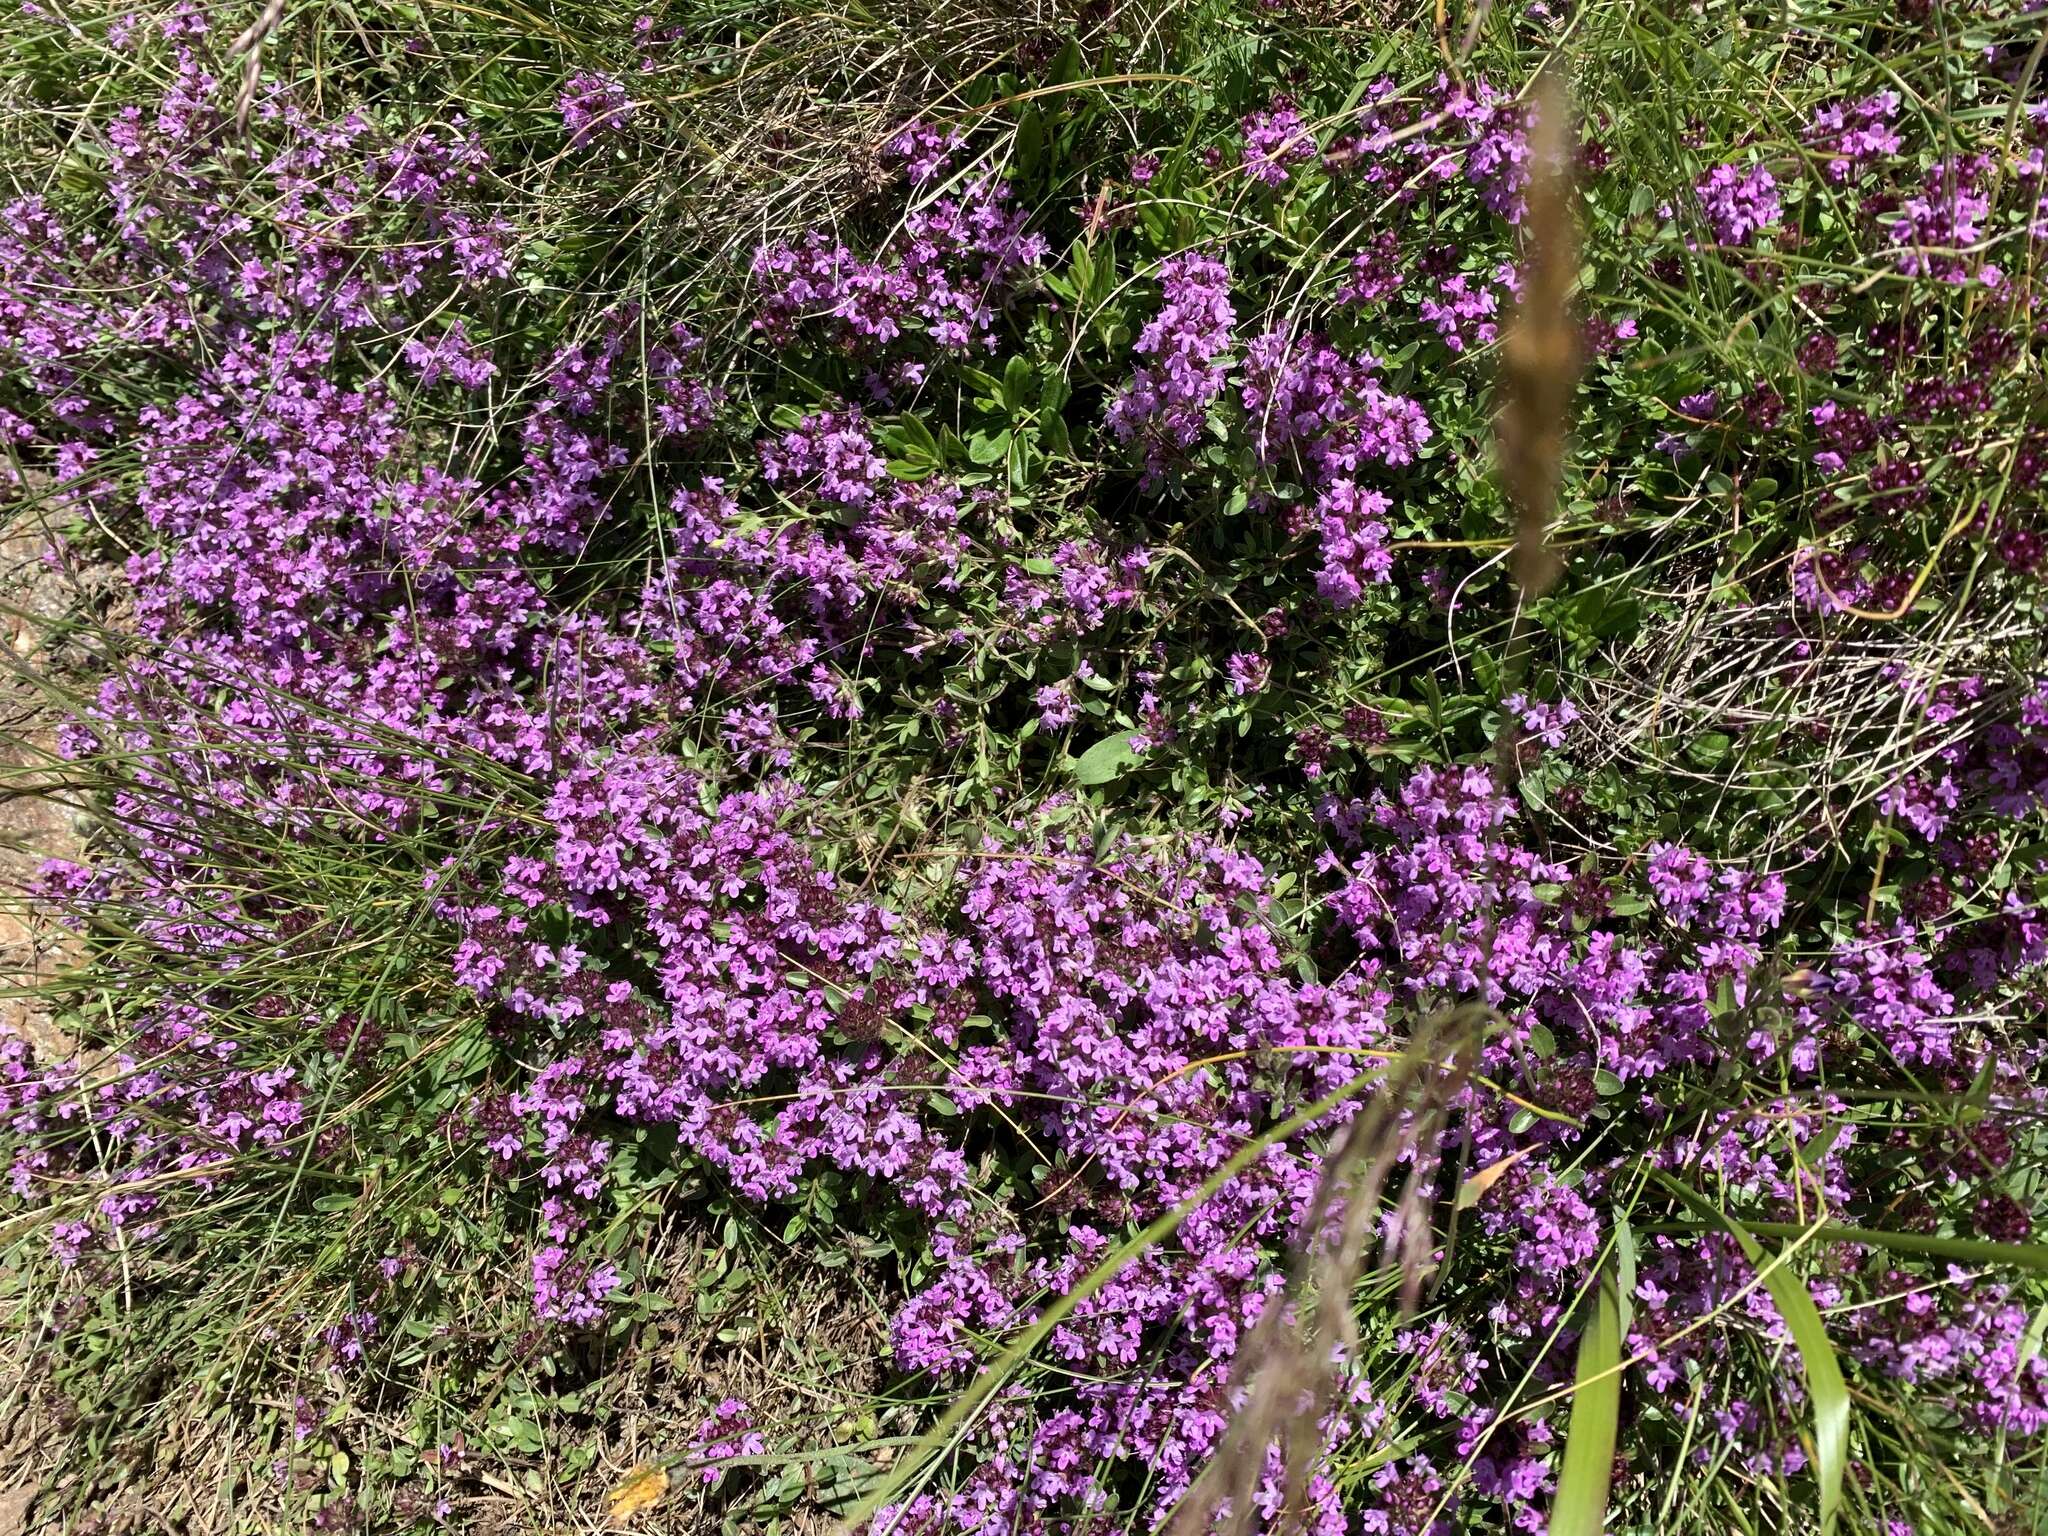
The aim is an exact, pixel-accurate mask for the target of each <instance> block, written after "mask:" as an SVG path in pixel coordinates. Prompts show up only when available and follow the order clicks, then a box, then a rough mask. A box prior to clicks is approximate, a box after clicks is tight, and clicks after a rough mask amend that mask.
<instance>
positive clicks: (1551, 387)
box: [1495, 61, 1580, 598]
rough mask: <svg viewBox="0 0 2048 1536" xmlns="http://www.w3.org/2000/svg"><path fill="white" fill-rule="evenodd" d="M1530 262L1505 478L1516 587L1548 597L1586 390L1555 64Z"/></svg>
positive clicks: (1508, 358)
mask: <svg viewBox="0 0 2048 1536" xmlns="http://www.w3.org/2000/svg"><path fill="white" fill-rule="evenodd" d="M1531 94H1532V99H1533V102H1534V106H1535V118H1534V121H1533V123H1532V124H1531V127H1530V142H1529V167H1530V179H1529V188H1528V194H1527V202H1528V212H1527V214H1526V216H1525V218H1524V221H1523V229H1524V230H1525V231H1526V232H1527V240H1528V245H1527V256H1526V258H1525V262H1524V268H1523V273H1522V296H1521V302H1520V303H1519V304H1517V305H1516V307H1515V314H1514V319H1513V320H1512V321H1511V322H1510V323H1509V325H1508V328H1507V334H1506V335H1505V336H1503V337H1502V339H1501V349H1500V393H1501V397H1502V398H1501V409H1500V416H1499V419H1498V422H1497V425H1496V428H1495V430H1496V431H1497V433H1498V435H1499V444H1500V471H1501V479H1502V480H1503V481H1504V482H1505V483H1506V486H1507V492H1508V498H1509V500H1510V501H1512V502H1513V503H1514V507H1515V560H1514V575H1515V584H1516V585H1517V586H1518V587H1520V588H1521V591H1522V595H1523V597H1524V598H1533V597H1540V596H1542V595H1543V593H1545V592H1547V591H1549V590H1550V588H1551V587H1552V586H1553V585H1554V584H1555V583H1556V581H1557V578H1558V576H1559V575H1560V574H1562V571H1563V566H1562V564H1561V563H1560V561H1559V560H1558V557H1557V552H1556V551H1555V550H1553V549H1552V548H1551V547H1550V540H1549V536H1548V532H1547V529H1548V524H1549V521H1550V514H1551V511H1552V509H1553V508H1554V507H1555V505H1556V503H1557V488H1558V481H1559V477H1560V476H1561V474H1562V472H1563V467H1564V443H1565V429H1566V427H1567V425H1568V424H1569V421H1570V413H1571V404H1572V393H1573V391H1574V390H1575V389H1577V387H1578V382H1579V361H1580V359H1579V331H1578V327H1577V326H1576V325H1575V324H1573V322H1572V315H1571V293H1572V286H1573V284H1574V283H1575V282H1576V281H1577V280H1578V270H1579V238H1578V228H1577V225H1576V224H1575V222H1574V215H1573V210H1572V132H1571V101H1570V97H1569V94H1568V93H1567V92H1566V90H1565V86H1564V81H1563V79H1562V78H1561V76H1560V75H1559V72H1558V66H1557V64H1556V63H1555V62H1554V61H1553V62H1552V63H1551V64H1549V65H1546V66H1545V68H1544V70H1543V72H1542V74H1540V75H1539V76H1537V79H1536V86H1535V89H1534V91H1533V92H1532V93H1531Z"/></svg>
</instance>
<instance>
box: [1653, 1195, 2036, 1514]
mask: <svg viewBox="0 0 2048 1536" xmlns="http://www.w3.org/2000/svg"><path fill="white" fill-rule="evenodd" d="M1657 1180H1658V1182H1659V1183H1661V1184H1663V1185H1664V1187H1665V1188H1667V1189H1669V1190H1670V1191H1671V1193H1672V1194H1673V1195H1675V1196H1676V1197H1677V1198H1678V1199H1679V1200H1680V1201H1681V1202H1683V1203H1684V1204H1685V1205H1686V1206H1688V1207H1689V1208H1691V1209H1692V1210H1694V1211H1697V1212H1698V1213H1699V1214H1700V1215H1702V1216H1704V1217H1706V1218H1708V1219H1709V1220H1711V1221H1713V1222H1714V1223H1716V1224H1717V1225H1719V1226H1720V1227H1722V1228H1723V1229H1725V1230H1726V1231H1728V1232H1729V1233H1731V1234H1733V1236H1734V1238H1735V1240H1736V1242H1738V1243H1740V1244H1741V1245H1742V1251H1743V1253H1744V1255H1745V1256H1746V1257H1747V1258H1748V1259H1749V1262H1750V1263H1751V1264H1753V1265H1755V1266H1756V1271H1757V1274H1758V1276H1759V1277H1760V1278H1761V1279H1762V1281H1763V1284H1764V1288H1765V1289H1766V1290H1768V1291H1769V1292H1770V1293H1771V1301H1772V1303H1773V1304H1774V1305H1775V1306H1776V1307H1777V1309H1778V1316H1779V1317H1781V1318H1782V1319H1784V1322H1785V1327H1786V1329H1787V1330H1788V1331H1789V1332H1790V1333H1791V1335H1792V1342H1793V1343H1794V1344H1796V1345H1797V1346H1798V1347H1799V1362H1800V1364H1801V1366H1802V1367H1803V1368H1804V1369H1805V1372H1806V1395H1807V1397H1808V1398H1809V1399H1810V1400H1811V1401H1812V1403H1813V1471H1814V1478H1815V1480H1816V1481H1817V1482H1818V1483H1819V1484H1820V1528H1821V1532H1822V1536H1827V1533H1829V1532H1831V1531H1833V1530H1834V1528H1835V1517H1836V1515H1837V1514H1838V1513H1839V1512H1840V1509H1841V1504H1842V1475H1843V1471H1844V1469H1845V1468H1846V1466H1847V1464H1848V1451H1849V1388H1848V1386H1847V1384H1846V1383H1844V1382H1843V1380H1842V1365H1841V1362H1840V1361H1839V1360H1837V1359H1836V1358H1835V1346H1834V1345H1833V1344H1832V1343H1830V1342H1829V1340H1828V1330H1827V1324H1826V1323H1824V1322H1823V1321H1822V1320H1821V1315H1820V1308H1819V1307H1817V1306H1815V1305H1814V1303H1813V1293H1812V1292H1810V1291H1808V1290H1807V1288H1806V1282H1805V1281H1804V1280H1802V1279H1801V1278H1800V1277H1799V1275H1798V1274H1797V1273H1796V1272H1795V1271H1794V1270H1793V1269H1792V1267H1791V1266H1790V1265H1789V1264H1788V1263H1786V1255H1787V1254H1788V1253H1789V1252H1790V1251H1791V1250H1790V1249H1786V1250H1783V1251H1781V1252H1780V1253H1778V1254H1777V1255H1776V1256H1775V1257H1768V1256H1766V1255H1765V1253H1764V1250H1763V1247H1762V1245H1761V1244H1759V1243H1758V1242H1757V1240H1756V1239H1755V1238H1754V1237H1753V1236H1751V1235H1750V1234H1751V1232H1753V1231H1757V1230H1761V1228H1759V1227H1753V1226H1749V1225H1746V1224H1744V1223H1742V1222H1739V1221H1736V1220H1734V1219H1733V1218H1731V1217H1728V1216H1725V1215H1723V1214H1722V1212H1721V1211H1720V1209H1719V1208H1718V1207H1717V1206H1715V1205H1714V1204H1713V1202H1712V1201H1710V1200H1708V1199H1706V1198H1705V1197H1704V1196H1702V1195H1701V1194H1700V1193H1699V1192H1698V1191H1697V1190H1693V1189H1689V1188H1687V1187H1686V1186H1685V1185H1684V1184H1681V1183H1680V1182H1679V1181H1678V1180H1676V1179H1674V1178H1671V1177H1669V1176H1668V1175H1665V1174H1662V1173H1659V1174H1658V1175H1657ZM1769 1225H1770V1226H1772V1227H1776V1228H1779V1229H1781V1230H1783V1231H1785V1232H1786V1233H1787V1234H1788V1235H1796V1236H1797V1237H1806V1238H1811V1237H1813V1236H1815V1235H1816V1234H1825V1233H1826V1232H1827V1231H1828V1230H1829V1229H1828V1228H1826V1227H1818V1228H1816V1227H1790V1226H1785V1225H1784V1224H1782V1223H1770V1224H1769ZM1836 1230H1839V1231H1843V1232H1854V1231H1856V1230H1857V1229H1856V1228H1853V1227H1846V1228H1839V1229H1836ZM1774 1235H1775V1234H1774ZM1871 1235H1872V1236H1875V1235H1876V1234H1871ZM1857 1240H1858V1241H1861V1240H1862V1239H1860V1238H1859V1239H1857ZM1991 1246H1995V1245H1991Z"/></svg>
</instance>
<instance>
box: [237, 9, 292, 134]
mask: <svg viewBox="0 0 2048 1536" xmlns="http://www.w3.org/2000/svg"><path fill="white" fill-rule="evenodd" d="M282 20H284V0H266V3H265V4H264V7H263V10H262V11H261V13H259V14H258V16H257V17H256V19H255V20H254V21H252V22H250V23H249V25H248V26H247V27H245V28H243V30H242V32H241V34H240V35H239V36H238V37H236V39H235V40H234V41H233V42H232V43H230V44H229V45H228V57H229V58H237V57H239V58H240V59H241V61H242V88H241V90H240V91H239V92H237V93H236V96H235V132H236V133H247V132H248V131H249V109H250V108H251V107H253V106H254V105H255V104H256V87H257V85H258V83H259V82H260V81H261V80H262V78H263V44H264V43H265V42H266V41H267V40H268V39H269V37H270V34H271V33H273V32H275V31H276V30H277V24H278V23H279V22H280V21H282Z"/></svg>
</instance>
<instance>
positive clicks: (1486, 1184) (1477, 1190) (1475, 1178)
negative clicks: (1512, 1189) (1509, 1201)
mask: <svg viewBox="0 0 2048 1536" xmlns="http://www.w3.org/2000/svg"><path fill="white" fill-rule="evenodd" d="M1529 1151H1530V1149H1529V1148H1527V1147H1524V1148H1522V1150H1521V1151H1519V1152H1510V1153H1509V1154H1508V1155H1507V1156H1506V1157H1504V1158H1502V1159H1501V1160H1500V1161H1499V1162H1497V1163H1488V1164H1487V1165H1486V1166H1485V1167H1484V1168H1482V1169H1480V1170H1479V1171H1478V1172H1477V1173H1475V1174H1473V1175H1472V1176H1471V1177H1470V1178H1468V1179H1466V1180H1465V1182H1464V1183H1463V1184H1461V1185H1459V1186H1458V1209H1459V1210H1461V1211H1462V1210H1464V1209H1466V1208H1467V1207H1468V1206H1474V1205H1477V1204H1478V1203H1479V1201H1480V1197H1481V1196H1483V1195H1484V1194H1485V1193H1486V1192H1487V1191H1488V1190H1489V1189H1491V1188H1493V1186H1494V1185H1496V1184H1498V1183H1499V1182H1500V1176H1501V1175H1502V1174H1504V1173H1506V1172H1507V1171H1508V1170H1509V1169H1510V1168H1512V1167H1514V1166H1515V1164H1517V1163H1519V1162H1520V1161H1521V1160H1522V1159H1523V1158H1525V1157H1527V1156H1528V1155H1529Z"/></svg>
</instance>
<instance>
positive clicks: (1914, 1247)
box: [1650, 1215, 2048, 1272]
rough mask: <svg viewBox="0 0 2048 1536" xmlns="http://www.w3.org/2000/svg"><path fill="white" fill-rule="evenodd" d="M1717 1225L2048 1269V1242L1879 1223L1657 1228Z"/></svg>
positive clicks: (1719, 1219)
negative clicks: (1936, 1233)
mask: <svg viewBox="0 0 2048 1536" xmlns="http://www.w3.org/2000/svg"><path fill="white" fill-rule="evenodd" d="M1708 1227H1713V1228H1718V1229H1720V1230H1724V1231H1730V1230H1736V1229H1738V1228H1739V1229H1740V1231H1742V1232H1746V1233H1748V1234H1750V1235H1751V1236H1754V1237H1799V1238H1810V1239H1811V1240H1812V1241H1814V1242H1816V1243H1861V1244H1863V1245H1864V1246H1865V1247H1868V1248H1883V1249H1885V1250H1887V1251H1888V1252H1891V1253H1922V1254H1925V1255H1927V1257H1929V1258H1931V1259H1947V1260H1949V1261H1950V1262H1951V1263H1955V1264H1983V1265H1991V1266H1997V1267H2000V1268H2006V1269H2033V1270H2041V1271H2044V1272H2048V1244H2042V1243H1992V1242H1986V1241H1984V1240H1983V1239H1982V1238H1975V1237H1933V1236H1929V1235H1926V1234H1924V1233H1920V1232H1882V1231H1879V1230H1877V1229H1876V1228H1874V1227H1838V1226H1834V1225H1832V1224H1830V1225H1826V1226H1819V1227H1812V1226H1806V1227H1802V1226H1800V1225H1798V1224H1797V1223H1796V1222H1789V1221H1743V1222H1737V1221H1736V1220H1734V1219H1733V1218H1732V1217H1724V1216H1719V1215H1717V1216H1716V1218H1715V1219H1714V1220H1713V1221H1712V1222H1661V1223H1659V1224H1658V1225H1657V1226H1655V1227H1653V1228H1651V1229H1650V1230H1652V1231H1659V1232H1671V1231H1687V1232H1696V1231H1700V1230H1702V1229H1704V1228H1708Z"/></svg>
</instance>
